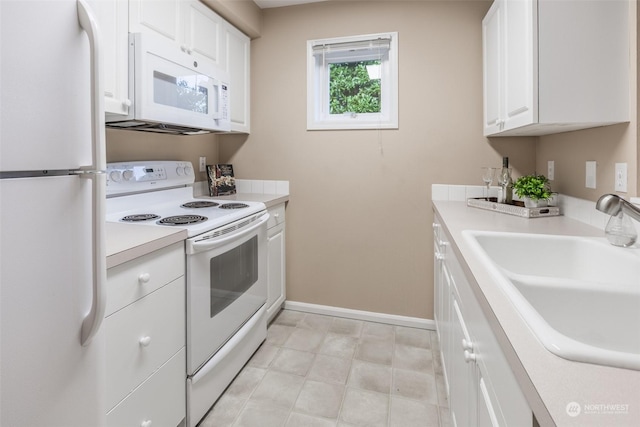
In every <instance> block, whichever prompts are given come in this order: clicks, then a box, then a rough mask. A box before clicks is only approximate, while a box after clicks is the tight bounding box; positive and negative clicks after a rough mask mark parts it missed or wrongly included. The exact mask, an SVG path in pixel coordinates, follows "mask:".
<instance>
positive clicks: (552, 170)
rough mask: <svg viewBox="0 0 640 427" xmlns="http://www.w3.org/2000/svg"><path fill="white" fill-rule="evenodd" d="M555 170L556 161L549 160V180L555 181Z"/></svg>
mask: <svg viewBox="0 0 640 427" xmlns="http://www.w3.org/2000/svg"><path fill="white" fill-rule="evenodd" d="M555 172H556V165H555V162H554V161H553V160H549V161H548V162H547V178H548V179H549V181H553V179H554V178H555Z"/></svg>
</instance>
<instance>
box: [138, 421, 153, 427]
mask: <svg viewBox="0 0 640 427" xmlns="http://www.w3.org/2000/svg"><path fill="white" fill-rule="evenodd" d="M151 424H153V423H152V422H151V420H144V421H143V422H141V423H140V427H151Z"/></svg>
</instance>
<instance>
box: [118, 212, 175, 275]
mask: <svg viewBox="0 0 640 427" xmlns="http://www.w3.org/2000/svg"><path fill="white" fill-rule="evenodd" d="M106 234H107V268H111V267H115V266H116V265H120V264H123V263H125V262H127V261H131V260H134V259H136V258H138V257H141V256H143V255H146V254H148V253H151V252H153V251H156V250H158V249H162V248H164V247H166V246H169V245H171V244H173V243H176V242H180V241H183V240H184V239H186V238H187V230H183V229H175V228H171V227H148V226H144V225H139V224H123V223H119V222H107V230H106Z"/></svg>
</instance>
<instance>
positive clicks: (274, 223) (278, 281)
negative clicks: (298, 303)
mask: <svg viewBox="0 0 640 427" xmlns="http://www.w3.org/2000/svg"><path fill="white" fill-rule="evenodd" d="M268 211H269V215H270V218H269V222H268V223H267V227H268V229H267V258H268V262H267V322H269V321H271V319H273V317H274V316H275V315H276V314H278V312H279V311H280V307H282V304H283V303H284V300H285V298H286V269H285V267H286V264H285V259H286V251H285V217H284V203H281V204H279V205H277V206H274V207H272V208H269V209H268Z"/></svg>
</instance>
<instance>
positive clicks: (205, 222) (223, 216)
mask: <svg viewBox="0 0 640 427" xmlns="http://www.w3.org/2000/svg"><path fill="white" fill-rule="evenodd" d="M177 171H180V172H181V173H180V175H179V176H178V173H177ZM174 178H175V179H174ZM193 181H194V173H193V168H191V164H190V163H188V162H129V163H110V164H109V165H107V194H108V198H107V203H106V220H107V222H122V223H132V224H139V225H145V226H153V227H176V228H182V229H186V230H187V235H188V237H193V236H196V235H198V234H202V233H204V232H207V231H210V230H214V229H216V228H219V227H222V226H224V225H227V224H230V223H232V222H234V221H236V220H239V219H242V218H245V217H247V216H250V215H252V214H255V213H258V212H260V211H263V210H265V209H266V207H265V205H264V203H260V202H243V201H238V200H233V201H230V200H223V199H213V198H208V197H202V198H194V197H193V187H192V186H191V185H189V182H191V183H193ZM176 183H177V185H179V187H178V188H172V187H171V186H172V185H173V184H176ZM185 183H186V184H185ZM185 185H186V186H185ZM132 188H133V190H132ZM131 191H135V193H130V192H131ZM127 217H133V219H136V220H135V221H126V220H124V218H127ZM171 217H179V218H177V219H178V224H177V225H171V224H169V225H166V224H163V222H166V221H167V219H169V218H171ZM197 217H204V219H202V220H199V221H198V220H197V219H198V218H197ZM127 219H129V218H127Z"/></svg>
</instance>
